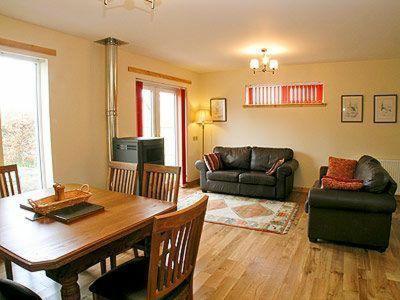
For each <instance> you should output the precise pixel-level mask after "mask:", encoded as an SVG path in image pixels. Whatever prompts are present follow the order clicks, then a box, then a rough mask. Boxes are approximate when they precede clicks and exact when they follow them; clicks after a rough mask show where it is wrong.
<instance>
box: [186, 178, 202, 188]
mask: <svg viewBox="0 0 400 300" xmlns="http://www.w3.org/2000/svg"><path fill="white" fill-rule="evenodd" d="M197 186H200V178H199V179H195V180H193V181H190V182H186V185H185V186H184V187H183V188H194V187H197Z"/></svg>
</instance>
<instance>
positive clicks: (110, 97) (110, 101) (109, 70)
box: [96, 37, 127, 161]
mask: <svg viewBox="0 0 400 300" xmlns="http://www.w3.org/2000/svg"><path fill="white" fill-rule="evenodd" d="M96 43H99V44H103V45H105V47H106V99H107V103H106V105H107V108H106V117H107V143H108V145H107V146H108V158H109V160H110V161H112V160H113V149H112V147H113V138H114V137H116V136H117V96H118V86H117V71H118V46H121V45H125V44H127V43H126V42H123V41H121V40H118V39H116V38H113V37H108V38H106V39H103V40H99V41H96Z"/></svg>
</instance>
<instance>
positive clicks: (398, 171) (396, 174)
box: [379, 159, 400, 195]
mask: <svg viewBox="0 0 400 300" xmlns="http://www.w3.org/2000/svg"><path fill="white" fill-rule="evenodd" d="M379 161H380V162H381V164H382V167H384V168H385V169H386V171H388V172H389V174H390V176H392V177H393V179H394V181H396V183H397V191H396V195H399V194H400V187H399V186H400V160H395V159H379Z"/></svg>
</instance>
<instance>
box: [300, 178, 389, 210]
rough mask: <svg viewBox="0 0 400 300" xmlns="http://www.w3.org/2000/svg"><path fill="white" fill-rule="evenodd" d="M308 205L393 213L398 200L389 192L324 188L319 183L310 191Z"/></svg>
mask: <svg viewBox="0 0 400 300" xmlns="http://www.w3.org/2000/svg"><path fill="white" fill-rule="evenodd" d="M307 202H308V205H309V206H310V207H317V208H323V209H335V210H354V211H360V212H370V213H392V212H394V211H395V210H396V200H395V198H394V197H393V196H392V195H389V194H379V195H377V194H373V193H367V192H354V191H340V190H324V189H320V188H318V184H316V185H314V188H312V189H311V190H310V192H309V193H308V200H307Z"/></svg>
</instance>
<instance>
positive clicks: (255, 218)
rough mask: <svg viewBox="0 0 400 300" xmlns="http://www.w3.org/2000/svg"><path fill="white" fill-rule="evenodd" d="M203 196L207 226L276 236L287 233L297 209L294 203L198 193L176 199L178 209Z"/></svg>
mask: <svg viewBox="0 0 400 300" xmlns="http://www.w3.org/2000/svg"><path fill="white" fill-rule="evenodd" d="M203 195H208V196H209V198H208V207H207V213H206V218H205V220H206V222H211V223H218V224H224V225H230V226H236V227H243V228H248V229H253V230H261V231H268V232H274V233H278V234H285V233H287V232H288V231H289V229H290V226H291V225H292V221H293V219H294V217H295V216H296V213H297V211H298V208H299V205H298V204H297V203H295V202H281V201H275V200H264V199H259V200H258V199H254V198H248V197H239V196H232V195H224V194H214V193H202V192H197V193H195V194H192V195H190V196H187V197H184V198H182V199H179V202H178V209H182V208H185V207H187V206H189V205H191V204H193V203H195V202H196V201H198V200H200V198H201V197H202V196H203Z"/></svg>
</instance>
